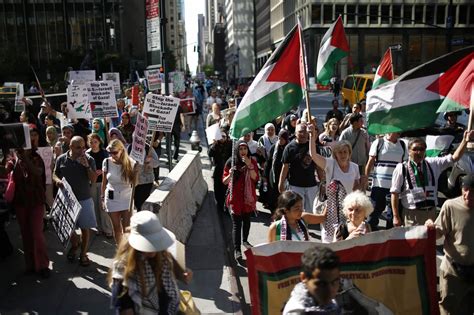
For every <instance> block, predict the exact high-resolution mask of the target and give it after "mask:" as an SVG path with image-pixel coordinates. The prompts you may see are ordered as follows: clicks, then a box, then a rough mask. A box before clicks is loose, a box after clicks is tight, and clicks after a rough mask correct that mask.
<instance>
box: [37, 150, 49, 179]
mask: <svg viewBox="0 0 474 315" xmlns="http://www.w3.org/2000/svg"><path fill="white" fill-rule="evenodd" d="M36 152H38V154H39V155H40V156H41V158H42V159H43V162H44V169H45V171H46V184H47V185H48V184H52V183H53V180H52V171H51V163H52V161H53V148H52V147H39V148H38V149H37V151H36Z"/></svg>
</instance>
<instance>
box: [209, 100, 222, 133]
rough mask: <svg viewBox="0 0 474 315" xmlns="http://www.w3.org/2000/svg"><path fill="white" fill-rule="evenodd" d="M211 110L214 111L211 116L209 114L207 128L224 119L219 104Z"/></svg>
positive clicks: (214, 105) (215, 104) (213, 105)
mask: <svg viewBox="0 0 474 315" xmlns="http://www.w3.org/2000/svg"><path fill="white" fill-rule="evenodd" d="M211 110H212V111H211V112H210V113H209V114H207V118H206V128H208V127H209V126H212V125H214V124H216V123H218V122H219V121H220V120H221V118H222V115H221V107H220V105H219V104H217V103H214V104H212V106H211Z"/></svg>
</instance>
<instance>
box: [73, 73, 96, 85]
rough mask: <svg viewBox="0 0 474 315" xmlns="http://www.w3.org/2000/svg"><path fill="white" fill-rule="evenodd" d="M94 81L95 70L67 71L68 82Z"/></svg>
mask: <svg viewBox="0 0 474 315" xmlns="http://www.w3.org/2000/svg"><path fill="white" fill-rule="evenodd" d="M90 81H95V70H79V71H69V83H74V82H76V83H78V84H84V83H86V82H90Z"/></svg>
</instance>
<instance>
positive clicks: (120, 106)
mask: <svg viewBox="0 0 474 315" xmlns="http://www.w3.org/2000/svg"><path fill="white" fill-rule="evenodd" d="M130 96H131V91H130ZM126 106H127V104H126V103H125V99H123V98H119V99H118V100H117V113H118V116H117V117H114V118H112V119H111V120H110V125H111V127H113V128H118V126H119V125H120V122H121V118H122V114H123V113H125V112H126V109H125V107H126ZM104 143H105V142H104Z"/></svg>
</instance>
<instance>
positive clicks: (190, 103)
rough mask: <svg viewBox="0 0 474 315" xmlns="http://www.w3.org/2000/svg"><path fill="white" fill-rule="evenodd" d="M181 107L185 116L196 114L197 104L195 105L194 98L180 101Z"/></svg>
mask: <svg viewBox="0 0 474 315" xmlns="http://www.w3.org/2000/svg"><path fill="white" fill-rule="evenodd" d="M179 105H180V106H181V108H182V109H183V114H185V115H191V114H194V113H195V112H196V104H194V98H185V99H182V100H180V101H179Z"/></svg>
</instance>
